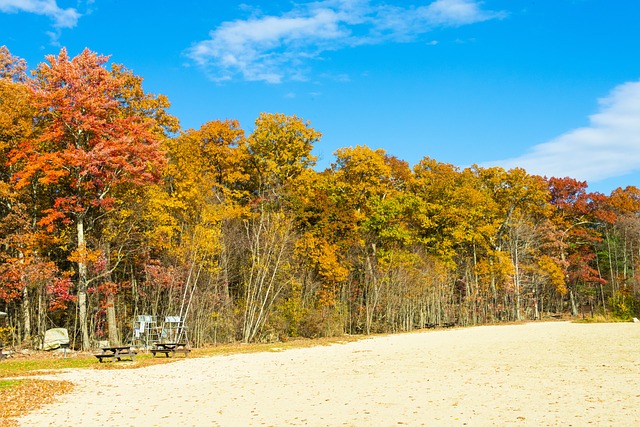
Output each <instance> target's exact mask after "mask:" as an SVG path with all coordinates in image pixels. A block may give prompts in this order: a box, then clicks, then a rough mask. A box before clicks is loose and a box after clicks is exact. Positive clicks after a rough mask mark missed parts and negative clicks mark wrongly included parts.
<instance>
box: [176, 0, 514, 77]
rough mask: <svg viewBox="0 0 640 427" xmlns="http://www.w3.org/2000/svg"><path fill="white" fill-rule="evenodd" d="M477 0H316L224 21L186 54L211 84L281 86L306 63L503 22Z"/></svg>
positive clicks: (305, 68) (300, 74)
mask: <svg viewBox="0 0 640 427" xmlns="http://www.w3.org/2000/svg"><path fill="white" fill-rule="evenodd" d="M504 16H505V13H504V12H495V11H489V10H484V9H482V7H481V2H479V1H477V0H436V1H433V2H431V3H430V4H428V5H426V6H418V7H416V6H405V7H399V6H390V5H383V4H378V3H377V2H374V1H371V0H320V1H315V2H307V3H304V4H297V5H296V6H295V7H294V9H292V10H290V11H287V12H285V13H283V14H281V15H278V16H259V15H258V16H253V17H251V18H248V19H245V20H237V21H229V22H224V23H222V24H221V25H220V26H218V27H217V28H215V29H214V30H212V31H211V32H210V34H209V35H210V38H209V39H207V40H204V41H201V42H199V43H196V44H195V45H194V46H192V47H191V48H190V49H189V50H188V52H187V54H188V56H189V57H190V58H191V59H193V60H194V61H195V62H196V63H197V64H199V65H200V66H202V67H204V68H205V69H206V70H207V72H208V73H209V74H210V75H211V77H212V78H213V79H214V80H218V81H222V80H230V79H232V78H234V77H237V76H240V77H241V78H243V79H245V80H252V81H265V82H269V83H279V82H281V81H283V80H302V79H305V78H306V75H307V74H306V72H307V71H308V67H309V60H310V59H314V58H318V57H320V55H321V54H322V53H324V52H327V51H330V50H338V49H344V48H347V47H354V46H358V45H364V44H377V43H383V42H388V41H410V40H414V39H416V38H418V37H419V36H420V35H422V34H424V33H427V32H429V31H432V30H434V29H436V28H438V27H456V26H461V25H468V24H473V23H476V22H481V21H487V20H490V19H496V18H502V17H504Z"/></svg>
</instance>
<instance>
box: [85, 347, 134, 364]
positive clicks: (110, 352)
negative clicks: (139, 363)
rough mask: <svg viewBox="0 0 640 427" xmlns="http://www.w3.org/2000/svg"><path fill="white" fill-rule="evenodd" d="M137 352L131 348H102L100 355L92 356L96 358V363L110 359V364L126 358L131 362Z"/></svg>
mask: <svg viewBox="0 0 640 427" xmlns="http://www.w3.org/2000/svg"><path fill="white" fill-rule="evenodd" d="M136 354H138V352H137V351H136V350H135V349H134V348H132V347H131V346H128V345H126V346H116V347H102V353H98V354H94V356H95V357H97V358H98V361H99V362H100V363H102V360H103V359H111V361H112V362H115V361H116V360H122V358H125V357H128V358H129V359H131V361H132V362H133V356H135V355H136Z"/></svg>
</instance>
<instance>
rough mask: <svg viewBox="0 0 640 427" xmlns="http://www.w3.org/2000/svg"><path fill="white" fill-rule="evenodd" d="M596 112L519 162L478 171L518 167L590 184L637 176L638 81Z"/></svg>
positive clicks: (639, 162) (620, 89) (639, 163)
mask: <svg viewBox="0 0 640 427" xmlns="http://www.w3.org/2000/svg"><path fill="white" fill-rule="evenodd" d="M599 106H600V108H599V112H598V113H596V114H594V115H592V116H590V117H589V126H586V127H582V128H578V129H575V130H571V131H569V132H567V133H565V134H563V135H560V136H559V137H557V138H555V139H553V140H551V141H548V142H545V143H543V144H540V145H536V146H535V147H533V149H532V150H531V151H530V152H528V153H526V154H524V155H523V156H521V157H516V158H512V159H507V160H501V161H496V162H488V163H486V164H484V165H483V166H488V165H497V166H502V167H504V168H507V169H509V168H513V167H522V168H524V169H526V170H527V171H528V172H529V173H533V174H536V175H544V176H548V177H551V176H555V177H565V176H569V177H572V178H575V179H579V180H584V181H588V182H589V183H594V182H598V181H602V180H604V179H607V178H613V177H616V176H622V175H626V174H628V173H631V172H636V171H640V81H637V82H628V83H625V84H622V85H620V86H617V87H616V88H614V89H613V90H612V91H611V93H609V95H608V96H607V97H605V98H603V99H600V100H599Z"/></svg>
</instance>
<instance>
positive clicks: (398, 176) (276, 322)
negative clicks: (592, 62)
mask: <svg viewBox="0 0 640 427" xmlns="http://www.w3.org/2000/svg"><path fill="white" fill-rule="evenodd" d="M45 59H46V61H45V62H43V63H41V64H40V65H39V66H38V67H37V68H36V69H35V70H34V71H33V72H32V73H30V74H28V73H27V66H26V64H25V61H24V60H22V59H20V58H17V57H15V56H13V55H12V54H11V53H10V52H9V50H8V49H7V48H6V47H0V309H2V311H5V312H7V313H8V314H9V316H8V318H9V322H8V325H7V326H6V327H4V328H3V329H1V330H0V331H1V332H2V336H1V337H0V339H2V340H3V341H5V342H10V343H13V344H16V345H17V344H24V345H33V346H37V345H38V343H39V340H41V339H42V336H43V334H44V331H45V330H46V329H48V328H50V327H54V326H55V327H65V328H67V329H69V331H70V332H71V337H72V342H73V345H74V346H75V347H76V348H81V349H88V348H91V347H92V346H93V345H94V343H95V342H96V341H97V340H107V339H108V340H109V341H111V342H113V343H119V342H127V341H130V340H131V336H132V333H133V331H132V319H133V318H134V316H137V315H140V314H149V315H154V316H168V315H172V316H174V315H180V316H185V317H186V319H187V321H186V323H187V324H188V325H189V327H190V331H189V333H190V338H191V340H192V344H194V345H204V344H208V343H217V342H230V341H235V340H240V341H243V342H254V341H264V340H278V339H281V340H283V339H287V338H288V337H297V336H303V337H318V336H332V335H338V334H344V333H349V334H369V333H376V332H396V331H408V330H412V329H417V328H425V327H433V326H438V325H454V324H457V325H476V324H484V323H494V322H503V321H518V320H524V319H542V318H546V317H550V316H558V315H562V314H567V315H572V316H594V315H603V316H615V317H618V318H621V319H629V318H631V317H633V316H639V315H640V286H639V284H638V276H637V273H636V270H637V267H638V262H639V255H640V217H639V214H640V190H638V188H636V187H633V186H629V187H626V188H618V189H616V190H615V191H613V192H612V193H611V194H610V195H608V196H607V195H603V194H600V193H592V192H589V191H588V186H587V183H586V182H582V181H578V180H575V179H572V178H570V177H562V178H560V177H551V178H547V177H540V176H535V175H530V174H528V173H527V172H526V171H525V170H523V169H518V168H516V169H511V170H504V169H502V168H499V167H491V168H483V167H479V166H472V167H469V168H464V169H461V168H458V167H456V166H453V165H450V164H446V163H441V162H438V161H436V160H435V159H432V158H429V157H425V158H423V159H422V160H421V161H420V162H419V163H418V164H416V165H415V166H414V167H410V166H409V164H408V163H407V162H405V161H403V160H401V159H398V158H396V157H394V156H390V155H388V154H387V153H386V152H385V151H384V150H381V149H372V148H369V147H367V146H365V145H354V146H352V147H346V148H341V149H339V150H337V151H336V152H335V153H334V155H335V160H334V162H333V163H332V164H331V166H330V167H329V168H327V169H326V170H324V171H316V170H315V169H314V167H315V161H316V158H315V157H314V156H313V154H312V150H313V147H314V144H316V143H318V142H319V141H320V139H321V134H320V132H318V131H316V130H315V129H313V128H312V127H311V125H310V123H309V122H307V121H305V120H303V119H301V118H298V117H296V116H287V115H283V114H277V113H275V114H271V113H262V114H260V115H259V117H258V118H257V119H256V121H255V123H254V129H253V130H252V131H251V133H249V134H248V135H247V134H245V132H244V130H243V129H242V128H241V127H240V125H239V123H238V122H237V121H235V120H213V121H210V122H208V123H205V124H204V125H202V127H200V128H199V129H197V130H194V129H189V130H183V129H181V128H180V125H179V122H178V120H177V118H175V117H173V116H172V115H171V114H169V112H168V109H169V101H168V99H167V98H166V97H165V96H162V95H154V94H150V93H147V92H145V91H144V90H143V86H142V78H141V77H139V76H137V75H135V74H134V73H133V72H132V71H131V70H129V69H127V68H126V67H124V66H123V65H119V64H109V58H108V57H105V56H102V55H99V54H97V53H94V52H91V51H89V50H85V51H83V52H82V53H80V54H79V55H78V56H76V57H73V58H70V57H69V55H68V53H67V51H66V50H65V49H62V50H61V51H60V53H59V54H58V55H50V56H47V57H46V58H45Z"/></svg>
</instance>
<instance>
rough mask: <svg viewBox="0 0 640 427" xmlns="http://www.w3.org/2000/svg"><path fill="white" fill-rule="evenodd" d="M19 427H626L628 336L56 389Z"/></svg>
mask: <svg viewBox="0 0 640 427" xmlns="http://www.w3.org/2000/svg"><path fill="white" fill-rule="evenodd" d="M56 377H57V378H60V379H67V380H70V381H73V382H74V383H76V384H77V387H76V389H75V391H74V392H73V393H71V394H68V395H65V396H63V397H61V398H60V399H58V401H57V402H56V403H53V404H50V405H47V406H45V407H44V408H42V409H41V410H39V411H38V412H34V413H32V414H30V415H28V416H26V417H23V418H21V419H20V420H19V421H20V425H21V426H101V425H114V426H115V425H118V426H167V425H180V426H398V425H409V426H463V425H469V426H506V425H516V426H563V427H564V426H638V425H640V324H633V323H618V324H572V323H564V322H558V323H529V324H522V325H508V326H486V327H477V328H466V329H453V330H442V331H430V332H423V333H411V334H402V335H394V336H386V337H377V338H371V339H366V340H362V341H358V342H353V343H348V344H336V345H332V346H329V347H315V348H305V349H295V350H286V351H280V352H267V353H258V354H243V355H232V356H219V357H210V358H200V359H196V358H191V359H186V360H181V361H179V362H176V363H171V364H163V365H155V366H151V367H148V368H144V369H127V370H75V371H69V372H66V373H64V374H62V375H58V376H56Z"/></svg>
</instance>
